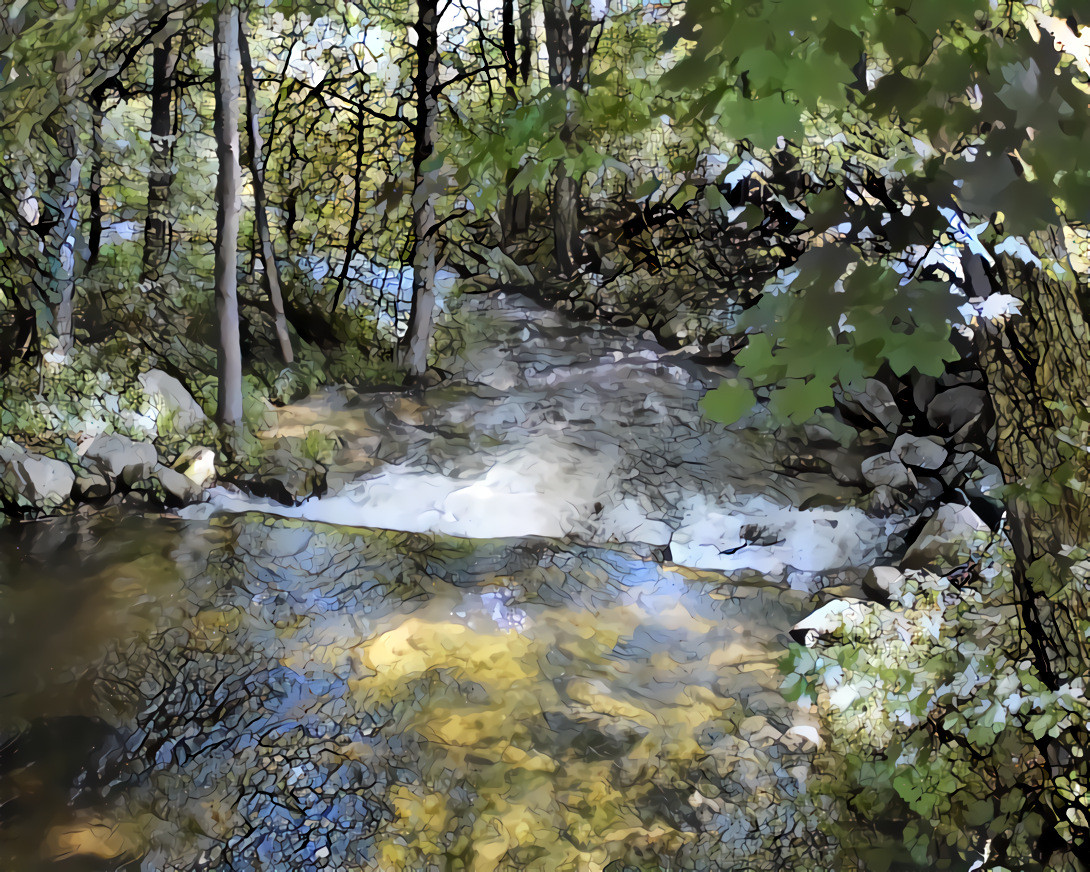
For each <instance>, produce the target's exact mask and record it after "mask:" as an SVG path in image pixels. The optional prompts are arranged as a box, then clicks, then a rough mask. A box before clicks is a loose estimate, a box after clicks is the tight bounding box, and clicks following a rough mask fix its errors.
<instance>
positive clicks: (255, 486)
mask: <svg viewBox="0 0 1090 872" xmlns="http://www.w3.org/2000/svg"><path fill="white" fill-rule="evenodd" d="M241 483H243V484H244V485H245V486H246V488H247V489H248V490H252V491H253V493H255V494H257V495H258V496H269V497H270V498H272V499H275V500H278V501H280V502H284V503H288V504H295V505H298V504H299V503H301V502H302V501H303V500H305V499H307V498H308V497H312V496H321V495H322V494H323V493H325V491H326V487H327V483H326V469H325V467H324V466H322V465H321V464H320V463H317V462H315V461H313V460H310V459H308V458H306V457H300V456H299V455H297V454H294V453H293V452H291V451H289V450H288V449H287V448H276V449H274V450H272V451H270V452H269V453H267V454H266V455H265V456H264V457H263V458H262V460H261V464H260V466H259V467H258V472H257V473H256V474H255V475H251V476H246V477H245V478H244V479H243V481H242V482H241Z"/></svg>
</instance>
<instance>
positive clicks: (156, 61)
mask: <svg viewBox="0 0 1090 872" xmlns="http://www.w3.org/2000/svg"><path fill="white" fill-rule="evenodd" d="M160 6H162V4H160ZM160 14H165V10H164V11H163V12H162V13H160ZM176 61H177V57H176V52H175V46H174V41H173V40H172V39H171V36H170V32H169V31H167V32H166V34H165V35H164V37H163V38H162V39H161V40H160V41H159V42H157V43H156V44H155V47H154V49H153V50H152V60H151V123H150V125H149V133H150V144H151V168H150V171H149V172H148V212H147V218H146V220H145V223H144V264H143V278H144V279H146V280H152V281H157V280H158V279H159V278H160V274H161V273H162V270H163V267H164V266H165V265H166V262H167V260H168V259H169V257H170V236H171V233H170V224H171V219H170V205H169V204H170V187H171V185H172V184H173V182H174V162H173V158H172V151H173V150H172V148H171V143H172V137H171V133H172V132H173V120H174V119H173V98H174V66H175V63H176Z"/></svg>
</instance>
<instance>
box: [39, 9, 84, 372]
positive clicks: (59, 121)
mask: <svg viewBox="0 0 1090 872" xmlns="http://www.w3.org/2000/svg"><path fill="white" fill-rule="evenodd" d="M64 5H65V8H66V9H67V10H68V11H73V10H74V9H75V0H65V4H64ZM78 57H79V55H78V54H77V53H76V52H71V53H69V52H66V51H64V50H61V51H58V52H57V53H56V55H55V56H54V60H53V71H54V73H55V75H56V80H57V92H58V95H59V97H60V105H59V106H58V108H57V111H56V114H55V117H54V119H53V120H52V121H51V123H50V125H49V126H50V128H51V129H50V133H51V134H52V135H53V136H54V138H55V139H56V142H57V146H58V150H59V152H60V155H61V161H60V164H59V165H58V166H57V167H55V168H54V170H53V172H52V173H51V174H50V193H51V196H50V198H49V201H50V206H49V212H50V214H49V218H48V223H49V233H48V236H47V238H46V253H47V256H48V259H49V269H50V282H49V303H50V307H51V309H52V313H53V333H54V339H55V341H56V346H55V348H54V349H53V351H54V353H55V354H56V355H57V357H58V358H59V359H60V360H64V359H66V358H67V357H68V355H69V353H70V352H71V351H72V346H73V344H74V338H73V307H74V303H75V292H76V271H77V263H76V258H77V245H76V242H77V239H78V238H79V236H80V217H79V187H80V173H81V171H82V168H83V165H82V160H81V156H80V145H79V118H78V108H77V105H76V92H77V88H78V85H79V78H80V69H79V63H78Z"/></svg>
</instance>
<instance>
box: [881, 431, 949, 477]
mask: <svg viewBox="0 0 1090 872" xmlns="http://www.w3.org/2000/svg"><path fill="white" fill-rule="evenodd" d="M889 454H890V457H893V458H896V459H897V460H899V461H901V463H903V464H905V465H906V466H914V467H916V468H917V469H938V468H939V467H941V466H942V465H943V464H944V463H945V462H946V455H947V452H946V446H945V445H944V444H943V442H942V440H941V439H939V438H937V437H935V436H913V435H912V434H911V433H902V434H901V435H900V436H898V437H897V439H896V440H895V441H894V443H893V448H892V450H891V451H890V452H889Z"/></svg>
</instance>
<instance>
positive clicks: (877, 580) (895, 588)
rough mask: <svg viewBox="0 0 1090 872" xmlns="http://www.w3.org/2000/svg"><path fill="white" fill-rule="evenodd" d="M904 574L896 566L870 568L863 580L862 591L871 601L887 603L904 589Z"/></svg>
mask: <svg viewBox="0 0 1090 872" xmlns="http://www.w3.org/2000/svg"><path fill="white" fill-rule="evenodd" d="M904 583H905V574H904V572H902V571H901V570H900V569H898V568H897V567H896V566H872V567H871V568H870V569H868V570H867V575H866V577H865V578H864V579H863V590H864V592H866V594H867V596H869V597H871V599H876V600H878V601H879V602H884V603H888V602H889V601H890V600H891V599H893V598H894V597H896V596H898V595H899V594H900V592H901V590H902V589H903V588H904Z"/></svg>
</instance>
